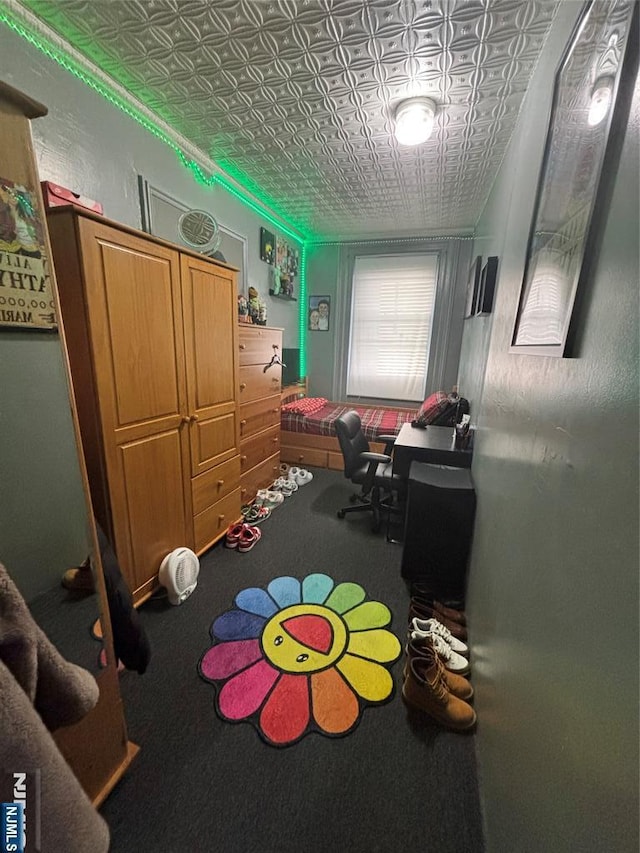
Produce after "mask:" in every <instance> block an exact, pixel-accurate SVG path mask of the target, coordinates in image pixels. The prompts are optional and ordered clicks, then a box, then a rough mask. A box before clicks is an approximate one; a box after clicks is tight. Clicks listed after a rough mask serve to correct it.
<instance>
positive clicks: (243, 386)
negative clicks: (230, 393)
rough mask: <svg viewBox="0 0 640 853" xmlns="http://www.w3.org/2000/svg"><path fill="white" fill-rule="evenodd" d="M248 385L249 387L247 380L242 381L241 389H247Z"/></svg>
mask: <svg viewBox="0 0 640 853" xmlns="http://www.w3.org/2000/svg"><path fill="white" fill-rule="evenodd" d="M246 387H247V383H246V382H241V383H240V390H241V391H244V389H245V388H246Z"/></svg>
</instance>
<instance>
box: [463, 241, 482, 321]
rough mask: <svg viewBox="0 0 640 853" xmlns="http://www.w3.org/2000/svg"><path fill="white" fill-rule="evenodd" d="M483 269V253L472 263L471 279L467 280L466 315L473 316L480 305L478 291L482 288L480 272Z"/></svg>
mask: <svg viewBox="0 0 640 853" xmlns="http://www.w3.org/2000/svg"><path fill="white" fill-rule="evenodd" d="M481 269H482V255H478V257H477V258H476V259H475V260H474V262H473V263H472V264H471V268H470V270H469V279H468V281H467V304H466V306H465V310H464V316H465V318H467V317H473V315H474V314H475V313H476V310H477V306H478V291H479V288H480V272H481Z"/></svg>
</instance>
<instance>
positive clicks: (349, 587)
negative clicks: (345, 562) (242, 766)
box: [198, 573, 402, 746]
mask: <svg viewBox="0 0 640 853" xmlns="http://www.w3.org/2000/svg"><path fill="white" fill-rule="evenodd" d="M366 597H367V594H366V592H365V591H364V589H363V588H362V587H361V586H360V585H359V584H355V583H339V584H335V583H334V581H333V579H332V578H330V577H329V576H328V575H325V574H317V573H316V574H311V575H307V576H306V577H305V578H303V580H301V581H300V580H298V578H294V577H288V576H285V577H279V578H274V579H273V580H272V581H271V583H270V584H269V585H268V586H267V588H266V589H261V588H259V587H250V588H248V589H243V590H242V591H241V592H239V593H238V595H237V596H236V598H235V601H234V607H233V608H232V609H231V610H227V611H226V612H225V613H222V614H221V615H220V616H218V617H217V618H216V619H215V620H214V622H213V624H212V626H211V636H212V638H213V641H214V645H213V646H211V648H209V649H208V650H207V651H206V652H205V653H204V654H203V655H202V657H201V659H200V662H199V664H198V671H199V672H200V675H201V676H202V677H203V678H204V679H205V680H206V681H209V682H211V683H213V684H214V685H215V686H216V688H217V689H216V698H215V702H216V711H217V713H218V714H219V716H220V717H221V718H222V719H223V720H228V721H229V722H234V723H235V722H249V723H251V724H252V725H253V726H255V728H256V729H257V731H258V733H259V734H260V736H261V737H262V738H263V739H264V740H265V741H266V742H267V743H269V744H271V745H272V746H289V745H291V744H293V743H296V742H297V741H299V740H300V739H301V738H302V737H304V736H305V735H306V734H309V733H310V732H318V733H320V734H323V735H326V736H328V737H343V736H344V735H347V734H349V733H350V732H352V731H353V730H354V729H355V727H356V726H357V725H358V723H359V722H360V720H361V718H362V714H363V711H364V709H365V708H366V707H367V706H369V705H382V704H384V703H385V702H388V701H389V700H390V699H391V698H392V697H393V693H394V687H393V679H392V677H391V673H390V671H389V668H390V666H391V665H392V664H393V663H394V662H395V661H396V660H398V658H399V657H400V654H401V651H402V649H401V646H400V642H399V640H398V638H397V637H396V636H395V635H394V634H392V633H391V631H389V630H387V626H388V625H389V624H390V623H391V611H390V610H389V608H388V607H387V606H386V605H385V604H382V603H381V602H379V601H366Z"/></svg>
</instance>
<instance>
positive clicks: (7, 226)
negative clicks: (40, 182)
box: [0, 178, 56, 329]
mask: <svg viewBox="0 0 640 853" xmlns="http://www.w3.org/2000/svg"><path fill="white" fill-rule="evenodd" d="M0 326H13V327H20V328H25V329H55V328H56V314H55V303H54V300H53V292H52V287H51V277H50V275H49V259H48V258H47V255H46V251H45V246H44V230H43V225H42V220H41V217H40V213H39V211H38V204H37V200H36V196H35V194H34V193H33V192H31V191H30V190H27V189H25V187H22V186H19V185H18V184H14V183H13V181H9V180H6V179H4V178H0Z"/></svg>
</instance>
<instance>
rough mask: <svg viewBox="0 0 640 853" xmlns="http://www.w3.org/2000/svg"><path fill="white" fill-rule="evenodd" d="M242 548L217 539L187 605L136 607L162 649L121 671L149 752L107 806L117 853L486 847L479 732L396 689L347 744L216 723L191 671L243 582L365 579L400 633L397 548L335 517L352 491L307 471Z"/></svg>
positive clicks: (353, 519)
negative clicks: (426, 714)
mask: <svg viewBox="0 0 640 853" xmlns="http://www.w3.org/2000/svg"><path fill="white" fill-rule="evenodd" d="M314 474H315V478H314V480H313V482H312V483H310V484H309V485H307V486H304V487H303V488H301V489H300V490H299V491H298V492H296V493H295V494H294V495H293V496H292V497H291V498H287V499H286V503H285V504H284V505H283V506H282V507H280V508H279V509H277V510H275V511H274V512H273V515H272V516H271V518H270V519H268V520H267V521H266V522H264V524H263V525H262V530H263V538H262V540H261V542H259V543H258V545H257V546H256V547H255V548H254V549H253V550H252V551H250V552H248V553H246V554H239V553H237V552H236V551H232V550H229V549H225V548H224V547H223V546H222V545H221V544H219V545H217V546H216V547H214V548H213V549H211V551H210V552H209V553H208V554H206V555H205V556H204V557H203V558H202V559H201V572H200V580H199V584H198V587H197V589H196V591H195V593H194V594H193V596H192V597H191V598H190V599H189V600H188V601H187V602H186V603H185V604H183V605H182V606H180V607H171V606H170V605H169V604H168V603H167V602H166V600H151V601H149V602H148V603H147V604H145V605H144V606H143V607H142V608H141V611H140V612H141V616H142V619H143V621H144V625H145V628H146V629H147V631H148V634H149V638H150V641H151V643H152V647H153V658H152V661H151V665H150V667H149V670H148V671H147V673H146V674H145V675H143V676H138V675H137V674H136V673H132V672H125V673H124V674H123V675H122V677H121V686H122V694H123V699H124V703H125V711H126V716H127V720H128V725H129V736H130V738H131V740H133V741H134V742H135V743H137V744H139V745H140V747H141V751H140V754H139V756H138V758H137V759H136V760H135V762H134V763H133V765H132V766H131V768H130V769H129V771H128V772H127V774H126V775H125V776H124V778H123V779H122V780H121V782H120V783H119V784H118V786H117V787H116V789H115V790H114V791H113V793H112V794H111V796H110V797H109V798H108V800H107V802H106V803H105V805H104V806H103V809H102V812H103V814H104V816H105V818H106V819H107V821H108V822H109V825H110V827H111V833H112V848H111V850H112V853H125V851H126V853H131V851H143V853H147V851H153V853H177V851H183V850H185V851H186V850H188V851H220V853H253V851H256V853H257V852H258V851H260V853H300V851H305V853H328V851H332V853H346V851H349V853H372V851H384V853H408V851H421V853H425V851H433V852H434V853H476V851H478V853H480V852H481V851H482V850H483V842H482V828H481V817H480V808H479V800H478V789H477V778H476V761H475V748H474V737H473V736H472V735H460V734H456V733H452V732H447V731H445V730H443V729H441V728H438V727H437V726H436V725H434V724H431V723H429V722H428V720H427V719H426V718H425V719H423V718H421V717H420V716H417V717H416V716H414V715H413V714H409V713H408V712H407V709H406V708H405V706H404V704H403V702H402V700H401V698H400V688H401V686H402V685H401V677H402V660H400V661H398V662H397V663H396V664H395V665H394V667H393V674H394V678H395V682H396V695H395V697H394V698H393V700H392V701H391V702H389V703H388V704H387V705H384V706H382V707H374V708H369V709H367V710H365V712H364V716H363V718H362V720H361V722H360V725H359V726H358V727H357V728H356V730H355V731H354V732H353V733H352V734H350V735H348V736H347V737H344V738H335V739H334V738H327V737H322V736H320V735H317V734H310V735H308V736H306V737H305V738H303V740H302V741H300V742H299V743H297V744H295V745H293V746H290V747H287V748H284V749H276V748H274V747H271V746H268V745H266V744H265V743H264V742H263V741H262V740H261V739H260V737H259V736H258V734H257V732H256V731H255V729H254V728H253V726H251V725H249V724H247V723H240V724H231V723H228V722H223V721H222V720H220V719H219V718H218V717H217V715H216V712H215V710H214V702H213V700H214V688H213V685H211V684H208V683H207V682H205V681H203V680H202V679H201V678H200V677H199V675H198V673H197V670H196V665H197V662H198V659H199V658H200V655H201V654H202V653H203V651H204V650H205V649H207V648H208V647H209V645H210V642H209V628H210V626H211V622H212V621H213V619H214V618H215V617H216V616H217V615H218V614H220V613H221V612H222V611H223V610H225V609H227V608H228V607H230V606H231V605H232V603H233V599H234V596H235V595H236V593H237V592H238V591H239V590H241V589H244V588H245V587H247V586H251V585H256V586H266V585H267V584H268V582H269V581H270V580H271V579H272V578H274V577H277V576H279V575H294V576H296V577H299V578H302V577H304V576H305V575H307V574H309V573H310V572H325V573H326V574H328V575H331V577H333V578H334V580H335V581H336V582H340V581H355V582H357V583H361V584H362V586H363V587H364V588H365V590H366V591H367V595H368V598H373V599H377V600H379V601H382V602H384V603H385V604H387V605H388V606H389V607H390V608H391V610H392V612H393V614H394V618H393V622H392V624H391V628H392V630H394V631H395V633H396V634H397V636H398V637H399V638H400V639H403V636H404V633H405V631H406V613H407V603H408V594H407V590H406V586H405V584H404V582H403V581H402V579H401V578H400V570H399V567H400V557H401V550H402V549H401V547H400V546H398V545H393V544H390V543H387V542H386V540H385V537H384V534H383V533H379V534H373V533H372V532H371V529H370V516H369V514H368V513H363V514H355V515H351V516H347V517H346V518H345V519H343V520H339V519H337V518H336V509H337V508H338V507H340V506H343V505H346V504H347V503H348V498H349V495H350V493H351V491H352V489H351V487H350V484H349V482H348V481H347V480H346V479H345V478H344V477H343V476H342V474H339V473H336V472H332V471H324V470H322V471H319V470H317V469H316V470H314Z"/></svg>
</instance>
